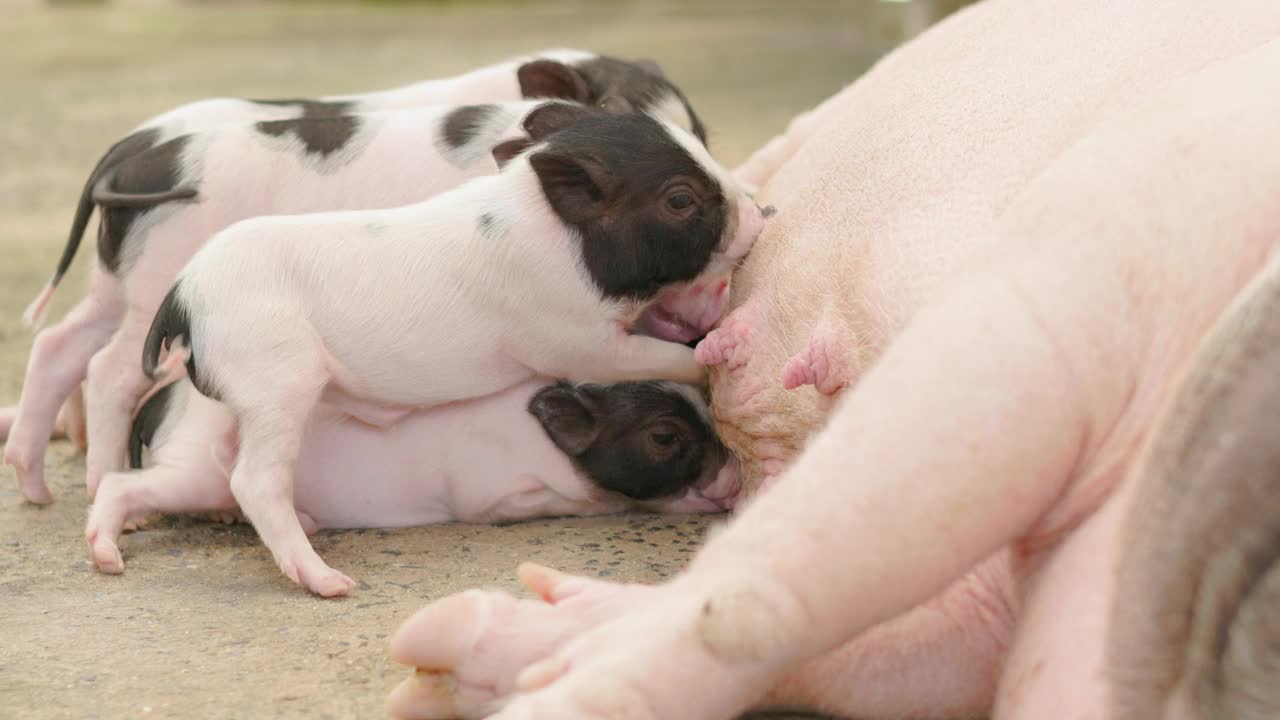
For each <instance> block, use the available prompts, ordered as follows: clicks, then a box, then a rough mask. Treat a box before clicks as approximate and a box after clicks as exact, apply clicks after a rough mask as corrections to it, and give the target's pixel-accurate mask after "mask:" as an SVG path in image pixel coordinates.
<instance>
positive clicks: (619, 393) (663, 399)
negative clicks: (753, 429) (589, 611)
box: [529, 382, 725, 500]
mask: <svg viewBox="0 0 1280 720" xmlns="http://www.w3.org/2000/svg"><path fill="white" fill-rule="evenodd" d="M529 412H531V413H533V415H534V416H535V417H537V418H538V420H539V421H540V422H541V423H542V427H543V429H545V430H546V432H547V435H548V436H549V437H550V438H551V441H552V442H554V443H555V444H556V447H558V448H560V449H561V450H562V451H564V453H565V454H566V455H568V456H569V458H570V459H571V460H572V461H573V464H574V466H575V467H577V468H578V471H579V472H581V473H582V474H583V475H585V476H586V477H587V478H588V479H590V480H591V481H592V482H594V483H595V484H596V485H598V486H599V487H601V488H603V489H605V490H609V491H612V492H616V493H620V494H622V495H625V496H627V497H629V498H632V499H634V500H652V499H655V498H662V497H667V496H671V495H676V494H678V493H681V492H684V491H685V490H687V489H688V488H690V487H692V486H693V485H695V484H696V483H697V482H698V481H699V479H701V478H703V477H706V476H707V474H708V473H709V474H710V475H711V476H714V473H715V471H716V470H718V469H719V467H720V465H721V464H723V462H724V458H725V451H724V448H723V446H721V444H720V441H719V440H718V439H717V438H716V436H715V432H714V431H713V430H712V429H711V427H710V426H709V425H708V422H707V420H706V419H705V416H704V415H702V414H700V413H699V412H698V410H697V409H696V408H695V407H694V406H693V404H692V402H691V400H690V398H689V397H688V396H687V395H685V394H684V392H682V390H681V389H679V388H678V386H676V385H673V384H672V383H665V382H634V383H618V384H614V385H578V386H574V385H570V384H568V383H560V384H558V385H552V386H549V387H546V388H543V389H542V390H540V391H539V392H538V393H537V394H536V395H534V397H533V399H532V400H531V401H530V403H529Z"/></svg>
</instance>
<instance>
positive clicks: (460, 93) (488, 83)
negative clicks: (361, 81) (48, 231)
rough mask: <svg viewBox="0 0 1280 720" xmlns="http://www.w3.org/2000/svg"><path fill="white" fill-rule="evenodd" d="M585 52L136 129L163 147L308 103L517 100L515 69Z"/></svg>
mask: <svg viewBox="0 0 1280 720" xmlns="http://www.w3.org/2000/svg"><path fill="white" fill-rule="evenodd" d="M593 56H594V54H593V53H589V52H587V51H585V50H571V49H559V50H547V51H543V52H539V53H537V55H536V56H521V57H515V58H511V59H508V60H503V61H500V62H497V63H494V64H493V65H487V66H485V67H482V68H477V69H475V70H471V71H469V72H465V73H463V74H461V75H455V76H453V77H446V78H437V79H434V80H425V81H422V82H417V83H412V84H409V85H403V86H400V87H395V88H389V89H387V90H378V91H374V92H368V93H356V94H348V95H329V96H325V97H321V98H316V99H313V100H305V101H301V100H300V101H289V100H279V101H269V102H261V101H254V100H243V99H240V98H209V99H206V100H197V101H195V102H191V103H187V104H186V105H182V106H180V107H176V108H174V109H173V110H170V111H168V112H165V113H162V114H160V115H157V116H155V117H153V118H151V119H150V120H147V121H146V122H144V123H142V124H141V125H139V126H138V127H137V128H135V129H134V132H137V131H138V130H147V129H155V130H158V131H159V135H158V136H157V137H156V140H155V142H156V143H157V144H158V143H160V142H164V141H165V140H169V139H171V138H174V137H177V136H178V135H182V134H185V133H190V132H199V131H202V130H208V129H211V128H216V127H218V126H220V125H225V124H228V123H251V122H261V121H271V120H291V119H294V118H299V117H302V116H303V115H305V114H306V112H307V111H306V105H307V104H308V103H310V104H313V105H314V104H317V103H319V104H328V105H337V104H339V103H346V104H348V106H347V107H346V108H345V112H346V113H367V112H382V111H389V110H406V109H413V108H419V107H423V106H427V105H465V104H467V103H474V102H478V101H483V102H514V101H519V100H522V99H523V97H522V95H521V90H520V83H519V81H518V79H517V77H516V70H517V69H518V68H519V67H520V66H521V65H523V64H525V63H527V62H529V61H531V60H534V59H537V58H545V59H548V60H556V61H559V62H563V63H570V62H577V61H582V60H586V59H588V58H591V57H593Z"/></svg>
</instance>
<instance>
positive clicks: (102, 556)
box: [85, 527, 124, 575]
mask: <svg viewBox="0 0 1280 720" xmlns="http://www.w3.org/2000/svg"><path fill="white" fill-rule="evenodd" d="M85 539H86V540H88V541H89V553H90V554H91V555H92V556H93V564H94V565H96V566H97V567H98V571H99V572H102V573H105V574H107V575H120V574H121V573H123V572H124V557H123V556H121V555H120V548H119V547H117V546H116V544H115V543H114V542H112V539H111V535H110V533H104V532H99V530H98V529H97V528H95V527H90V529H89V531H88V533H86V538H85Z"/></svg>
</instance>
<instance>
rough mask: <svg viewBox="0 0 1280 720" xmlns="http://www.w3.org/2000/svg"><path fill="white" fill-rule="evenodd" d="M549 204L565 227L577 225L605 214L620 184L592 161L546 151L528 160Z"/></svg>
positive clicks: (582, 157)
mask: <svg viewBox="0 0 1280 720" xmlns="http://www.w3.org/2000/svg"><path fill="white" fill-rule="evenodd" d="M529 164H530V165H532V166H533V171H534V172H536V173H537V174H538V180H539V181H540V182H541V183H542V191H543V192H544V193H546V196H547V200H548V202H550V203H551V207H552V208H553V209H554V210H555V211H556V214H558V215H559V216H560V219H561V220H563V221H564V222H565V223H566V224H569V225H577V224H579V223H583V222H586V221H588V220H593V219H595V218H598V217H600V216H601V215H603V214H604V212H605V210H606V209H607V208H608V206H609V202H610V200H612V199H613V196H614V191H615V188H616V186H617V181H616V180H615V179H614V177H613V174H612V173H610V172H609V170H608V169H607V168H606V167H605V166H604V165H603V164H601V163H600V162H599V161H598V160H596V159H595V158H593V157H588V156H581V155H574V154H570V153H565V152H557V151H554V150H544V151H542V152H538V153H534V154H533V155H531V156H530V157H529Z"/></svg>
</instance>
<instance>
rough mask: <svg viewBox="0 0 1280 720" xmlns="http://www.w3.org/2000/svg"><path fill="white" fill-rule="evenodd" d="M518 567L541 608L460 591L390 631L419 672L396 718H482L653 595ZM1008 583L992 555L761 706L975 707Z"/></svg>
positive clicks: (993, 674) (786, 680)
mask: <svg viewBox="0 0 1280 720" xmlns="http://www.w3.org/2000/svg"><path fill="white" fill-rule="evenodd" d="M520 570H521V579H522V580H523V581H524V582H525V584H526V585H529V586H530V588H531V589H533V590H534V592H535V593H537V594H538V595H539V596H541V597H542V598H543V599H544V600H545V601H546V602H545V603H543V602H537V601H532V600H517V599H515V598H513V597H511V596H509V595H507V594H506V593H501V592H481V591H469V592H466V593H462V594H460V595H454V596H452V597H449V598H446V599H444V600H441V601H438V602H436V603H433V604H431V605H429V606H427V607H426V608H423V609H422V610H420V611H418V612H417V613H416V614H415V615H414V616H413V617H412V618H410V619H409V620H408V621H407V622H405V623H404V624H403V625H402V626H401V627H400V628H399V629H398V630H397V631H396V634H395V636H394V637H393V638H392V641H391V656H392V659H394V660H396V661H397V662H400V663H403V664H406V665H411V666H415V667H417V668H418V671H417V672H416V673H415V674H414V675H413V676H411V677H410V678H409V679H407V680H405V681H404V682H402V683H401V684H400V686H399V687H397V688H396V690H395V691H394V692H393V693H392V695H391V698H390V701H389V707H390V709H391V711H392V714H393V715H394V716H396V717H400V718H427V719H430V718H454V717H463V718H473V717H476V718H478V717H485V716H486V715H488V714H489V713H491V712H494V711H495V709H496V708H498V707H500V706H501V705H502V704H503V703H504V702H505V701H506V700H507V698H509V697H510V696H511V695H513V694H514V693H515V692H516V685H517V682H518V681H517V675H519V674H520V671H521V669H522V668H524V667H526V666H528V665H529V664H531V663H532V662H534V661H536V660H537V659H539V658H541V657H544V656H545V655H547V654H548V653H550V652H552V651H554V650H555V649H556V648H558V647H559V646H560V645H562V644H563V643H565V642H566V641H568V640H570V639H571V638H573V637H574V636H576V635H578V634H580V633H582V632H584V631H585V630H588V629H591V628H593V627H595V626H597V625H599V624H600V623H601V622H604V621H606V620H608V619H611V618H614V617H617V616H618V615H620V614H622V613H625V612H629V611H631V610H634V609H636V608H640V607H643V606H644V605H645V604H646V603H648V602H650V601H651V600H652V599H653V598H654V596H655V593H658V592H659V589H658V588H652V587H646V586H641V585H625V586H624V585H614V584H611V583H606V582H601V581H597V580H590V579H587V578H581V577H573V576H568V575H563V574H560V573H558V572H556V571H554V570H549V569H546V568H539V567H538V566H532V565H527V564H526V565H525V566H522V567H521V569H520ZM1007 580H1008V567H1007V562H1006V561H1005V556H1004V555H1003V554H1002V555H1000V556H997V557H996V558H993V559H992V560H991V561H988V562H987V563H984V565H983V566H982V567H981V568H979V569H978V570H977V571H975V572H974V573H971V574H970V575H969V576H966V577H965V578H964V579H962V580H961V581H960V582H957V583H956V584H955V585H953V586H952V587H951V588H948V590H947V591H946V592H945V593H943V595H942V596H940V597H939V598H936V599H934V600H932V601H930V602H928V603H926V604H925V605H922V606H921V607H918V608H916V609H914V610H912V611H911V612H909V613H908V614H906V615H904V616H903V617H900V618H897V619H895V620H893V621H890V622H888V623H885V624H883V625H881V626H878V627H876V628H874V629H872V630H870V631H868V632H866V633H864V634H863V635H861V636H859V637H858V638H856V639H854V640H853V641H851V642H849V643H848V644H846V645H844V646H842V647H840V648H839V649H837V650H836V651H834V652H831V653H829V654H827V655H824V656H822V657H820V658H817V659H815V660H813V661H811V662H809V663H805V664H803V665H801V666H798V667H795V668H792V669H791V670H790V671H788V672H787V673H786V674H785V675H784V676H782V677H781V678H780V679H779V680H778V681H777V682H776V683H775V684H774V685H773V687H772V689H771V690H770V691H769V692H768V694H767V696H766V697H764V698H763V699H762V700H761V702H760V704H759V707H761V708H789V709H803V710H811V711H819V712H823V713H829V714H833V715H837V716H840V717H859V718H868V719H874V718H900V717H932V718H960V717H975V716H978V715H981V714H983V713H984V712H985V711H986V710H988V709H989V708H990V706H991V699H992V697H993V696H994V694H995V688H996V680H997V678H998V676H999V671H1000V658H1001V655H1002V653H1003V651H1004V649H1005V647H1006V643H1007V641H1008V638H1009V635H1010V634H1011V632H1012V624H1013V616H1012V607H1011V604H1010V603H1009V601H1008V599H1007V598H1008V595H1009V592H1010V588H1009V586H1008V582H1007ZM526 679H527V678H526Z"/></svg>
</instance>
